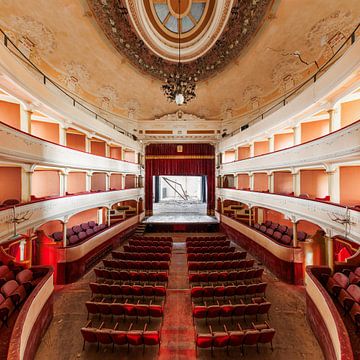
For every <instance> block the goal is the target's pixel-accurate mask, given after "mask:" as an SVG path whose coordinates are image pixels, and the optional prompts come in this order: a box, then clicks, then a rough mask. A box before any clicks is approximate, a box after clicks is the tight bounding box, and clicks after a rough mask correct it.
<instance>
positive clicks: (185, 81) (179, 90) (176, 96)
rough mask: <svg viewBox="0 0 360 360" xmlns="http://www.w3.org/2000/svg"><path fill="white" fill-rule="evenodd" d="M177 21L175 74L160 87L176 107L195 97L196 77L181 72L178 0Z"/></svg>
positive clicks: (167, 78)
mask: <svg viewBox="0 0 360 360" xmlns="http://www.w3.org/2000/svg"><path fill="white" fill-rule="evenodd" d="M178 9H179V20H178V34H179V36H178V41H179V43H178V45H179V47H178V50H179V52H178V65H177V69H176V73H175V74H170V75H169V76H168V77H166V78H165V84H164V85H162V86H161V88H162V90H163V92H164V95H165V96H166V97H167V99H168V100H169V101H170V102H175V103H176V105H179V106H180V105H183V104H187V103H188V102H189V101H191V100H192V99H194V98H195V97H196V94H195V90H196V81H197V77H196V76H191V75H187V74H185V73H184V72H183V71H182V66H181V54H180V48H181V46H180V20H181V19H180V0H179V7H178Z"/></svg>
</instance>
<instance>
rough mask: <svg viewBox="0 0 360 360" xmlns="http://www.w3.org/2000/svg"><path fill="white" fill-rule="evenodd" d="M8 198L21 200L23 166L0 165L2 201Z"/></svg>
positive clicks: (0, 199) (0, 195)
mask: <svg viewBox="0 0 360 360" xmlns="http://www.w3.org/2000/svg"><path fill="white" fill-rule="evenodd" d="M8 199H16V200H19V201H21V168H19V167H0V203H2V202H3V201H5V200H8Z"/></svg>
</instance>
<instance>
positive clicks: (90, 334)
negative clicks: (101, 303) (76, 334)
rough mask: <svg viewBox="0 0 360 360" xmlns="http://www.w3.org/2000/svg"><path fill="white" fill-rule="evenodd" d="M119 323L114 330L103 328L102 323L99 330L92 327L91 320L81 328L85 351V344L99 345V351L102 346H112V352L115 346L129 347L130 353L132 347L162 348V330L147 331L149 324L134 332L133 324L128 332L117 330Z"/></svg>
mask: <svg viewBox="0 0 360 360" xmlns="http://www.w3.org/2000/svg"><path fill="white" fill-rule="evenodd" d="M118 325H119V324H118V323H116V324H115V327H114V329H105V328H103V326H104V323H102V324H101V325H100V326H99V328H95V327H93V326H92V321H91V320H90V321H89V322H88V323H87V324H86V325H85V327H83V328H81V334H82V336H83V339H84V344H83V350H84V349H85V343H86V342H88V343H91V344H97V350H98V351H99V346H100V344H102V345H112V351H114V346H115V345H117V346H123V345H127V347H128V352H129V349H130V345H131V346H143V351H145V346H153V345H158V346H159V348H160V330H151V331H150V330H147V326H148V324H147V323H146V324H145V325H144V328H143V329H142V330H133V324H132V323H131V324H130V326H129V328H128V329H127V330H117V328H118Z"/></svg>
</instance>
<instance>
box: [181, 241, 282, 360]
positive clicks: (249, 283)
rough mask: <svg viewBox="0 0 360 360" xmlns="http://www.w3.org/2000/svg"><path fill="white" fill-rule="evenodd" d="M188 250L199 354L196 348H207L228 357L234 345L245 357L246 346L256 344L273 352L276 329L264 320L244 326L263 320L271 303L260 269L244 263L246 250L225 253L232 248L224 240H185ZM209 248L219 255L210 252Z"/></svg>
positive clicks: (246, 261) (193, 313)
mask: <svg viewBox="0 0 360 360" xmlns="http://www.w3.org/2000/svg"><path fill="white" fill-rule="evenodd" d="M195 244H196V245H195ZM186 246H187V260H188V271H189V283H190V284H191V290H190V296H191V300H192V315H193V322H194V325H195V345H196V352H197V355H198V349H210V350H211V355H213V352H214V350H215V349H224V350H226V353H227V354H229V351H230V350H231V348H236V347H237V348H240V349H241V352H242V353H243V354H244V352H245V347H246V346H255V345H256V348H257V350H259V344H265V343H270V344H271V349H273V346H272V340H273V337H274V335H275V329H273V328H272V327H271V326H270V325H269V324H268V323H267V322H265V323H261V324H255V323H252V325H251V327H248V323H247V321H248V320H249V319H255V320H256V321H258V320H259V319H260V317H262V316H267V318H268V319H269V311H270V308H271V303H270V302H269V301H268V300H267V299H266V298H265V292H266V288H267V283H266V282H264V281H262V275H263V272H264V269H263V268H260V267H254V265H255V261H254V260H253V259H246V257H247V253H246V252H244V251H236V250H235V248H234V250H229V249H232V248H233V247H231V246H230V241H228V240H226V239H225V238H223V237H220V238H219V239H217V240H215V241H213V240H212V238H210V237H209V238H208V239H207V240H198V239H197V238H196V239H193V238H191V239H189V238H188V239H187V243H186ZM212 247H214V248H217V249H218V251H214V252H212V253H211V252H210V251H208V249H209V248H210V249H211V248H212ZM226 248H227V249H228V251H226V250H225V249H226ZM194 249H196V251H194ZM231 257H234V258H233V259H231ZM240 322H243V323H245V326H242V325H241V324H240ZM204 323H205V330H204ZM234 323H235V324H236V326H235V328H234V329H233V324H234ZM201 327H202V329H201V330H202V331H201V330H200V331H199V329H200V328H201ZM215 327H216V328H215ZM228 329H229V330H228ZM221 358H223V357H221Z"/></svg>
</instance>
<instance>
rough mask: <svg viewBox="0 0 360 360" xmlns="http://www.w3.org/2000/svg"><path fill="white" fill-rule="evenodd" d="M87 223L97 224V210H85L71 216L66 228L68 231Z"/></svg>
mask: <svg viewBox="0 0 360 360" xmlns="http://www.w3.org/2000/svg"><path fill="white" fill-rule="evenodd" d="M88 221H95V222H97V208H96V209H89V210H85V211H82V212H79V213H77V214H75V215H73V216H72V217H71V218H70V219H69V222H68V223H67V228H68V229H70V228H71V227H73V226H74V225H80V224H82V223H85V222H88Z"/></svg>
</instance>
